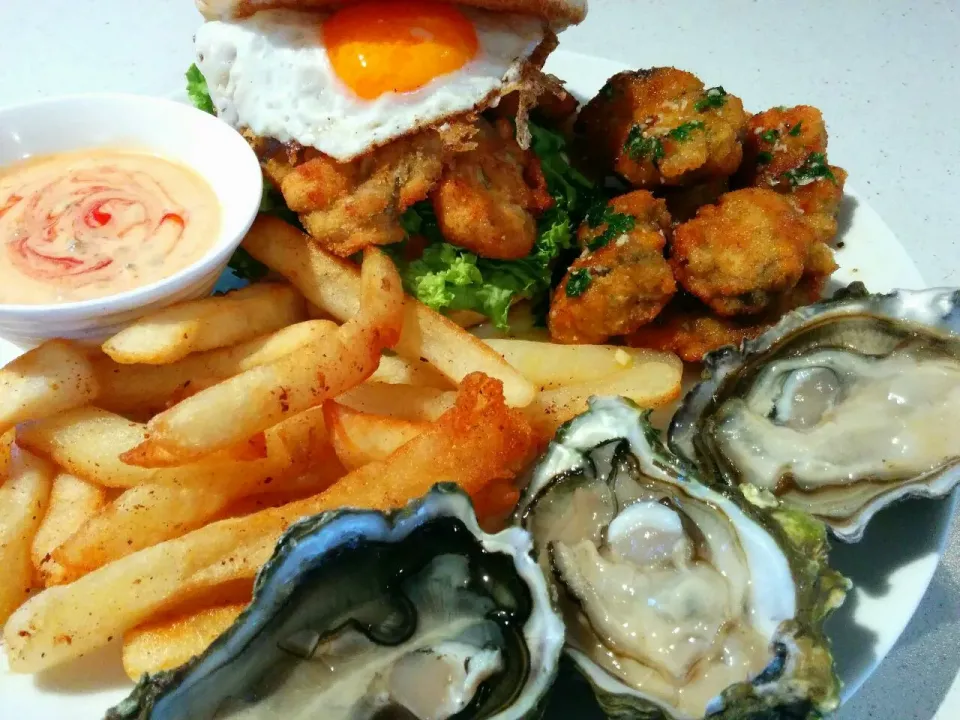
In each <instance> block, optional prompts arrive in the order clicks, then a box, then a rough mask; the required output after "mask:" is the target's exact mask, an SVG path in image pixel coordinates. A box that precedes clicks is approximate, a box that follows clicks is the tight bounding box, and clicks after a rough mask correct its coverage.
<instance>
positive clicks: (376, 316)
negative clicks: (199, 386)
mask: <svg viewBox="0 0 960 720" xmlns="http://www.w3.org/2000/svg"><path fill="white" fill-rule="evenodd" d="M364 258H365V259H364V263H363V304H362V306H361V308H360V312H359V313H358V314H357V316H356V317H355V318H353V319H351V320H348V321H347V322H346V323H344V324H343V325H342V326H341V327H340V328H339V329H338V330H337V333H336V334H334V335H332V336H330V337H326V338H323V339H321V340H318V341H317V342H315V343H311V344H309V345H306V346H303V347H301V348H300V350H299V351H298V352H297V353H296V354H295V355H288V356H286V357H282V358H280V359H279V360H277V361H275V362H273V363H270V364H269V365H261V366H259V367H255V368H253V369H251V370H248V371H246V372H244V373H241V374H240V375H236V376H234V377H232V378H229V379H227V380H224V381H223V382H221V383H218V384H216V385H213V386H211V387H209V388H207V389H206V390H203V391H201V392H199V393H197V394H196V395H194V396H192V397H190V398H187V399H186V400H184V401H183V402H181V403H178V404H177V405H175V406H173V407H172V408H170V409H169V410H167V411H165V412H162V413H160V414H159V415H157V416H155V417H154V418H153V419H151V420H150V422H149V423H148V424H147V439H146V440H145V441H144V442H143V443H141V444H140V445H139V446H138V447H137V448H135V449H134V450H133V451H131V452H130V453H126V454H124V456H123V460H124V462H129V463H137V464H144V465H149V464H150V459H151V457H152V456H153V455H154V454H160V455H165V454H166V453H170V454H172V455H174V456H176V457H178V458H180V459H181V461H188V460H191V459H194V458H198V457H202V456H203V455H207V454H209V453H211V452H214V451H216V450H220V449H223V448H227V447H230V446H232V445H234V444H236V443H238V442H240V441H242V439H243V438H245V437H250V436H252V435H254V434H255V433H257V432H259V431H261V430H264V429H265V428H267V427H270V426H271V425H275V424H276V423H279V422H281V421H282V420H284V419H285V418H288V417H290V416H291V415H296V414H297V413H299V412H302V411H303V410H306V409H308V408H311V407H315V406H317V405H320V404H321V403H322V402H323V401H324V400H327V399H330V398H332V397H336V396H337V395H339V394H340V393H342V392H345V391H346V390H349V389H350V388H352V387H355V386H356V385H359V384H360V383H362V382H363V381H364V380H366V379H367V378H368V377H370V375H372V374H373V372H374V371H375V370H376V369H377V365H378V364H379V362H380V355H381V353H382V352H383V350H384V349H386V348H389V347H392V346H393V345H394V344H396V342H397V339H398V338H399V336H400V328H401V323H402V322H403V321H402V316H403V289H402V287H401V285H400V276H399V275H398V274H397V270H396V268H395V267H394V266H393V263H392V262H391V261H390V260H389V259H388V258H387V257H386V256H385V255H384V254H383V253H381V252H380V251H379V250H376V249H374V248H369V249H367V250H366V252H365V255H364ZM226 418H229V422H224V419H226Z"/></svg>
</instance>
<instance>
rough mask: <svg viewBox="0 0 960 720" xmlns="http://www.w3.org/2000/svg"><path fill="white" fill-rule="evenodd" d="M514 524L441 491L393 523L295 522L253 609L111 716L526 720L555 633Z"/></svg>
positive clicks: (526, 540) (384, 517) (546, 681)
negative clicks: (491, 518)
mask: <svg viewBox="0 0 960 720" xmlns="http://www.w3.org/2000/svg"><path fill="white" fill-rule="evenodd" d="M530 546H531V545H530V537H529V535H528V534H527V533H526V532H525V531H523V530H522V529H520V528H516V527H514V528H509V529H507V530H505V531H503V532H501V533H498V534H496V535H487V534H485V533H484V532H482V531H481V530H480V528H479V527H478V526H477V522H476V518H475V515H474V513H473V508H472V506H471V504H470V500H469V498H468V497H467V496H466V495H464V494H463V493H462V492H460V491H459V490H457V489H456V486H453V485H446V486H444V485H438V486H436V487H435V488H434V489H433V490H432V491H431V492H430V493H428V494H427V495H425V496H424V497H423V498H422V499H420V500H418V501H416V502H413V503H411V504H410V505H408V506H407V508H406V509H404V510H402V511H398V512H395V513H390V514H382V513H377V512H369V511H353V510H342V511H335V512H329V513H323V514H321V515H318V516H316V517H313V518H307V519H305V520H303V521H301V522H299V523H297V524H296V525H294V526H292V527H291V528H290V529H289V531H288V532H287V533H286V534H285V535H284V536H283V538H282V539H281V540H280V542H279V544H278V545H277V549H276V551H275V553H274V555H273V557H272V558H271V559H270V561H269V562H268V563H267V564H266V565H264V567H263V569H262V570H261V572H260V574H259V575H258V577H257V582H256V585H255V588H254V597H253V601H252V603H251V605H250V607H249V608H248V609H247V610H246V611H245V612H244V613H243V614H242V615H241V616H240V617H239V619H238V620H237V622H236V623H235V624H234V625H233V627H232V628H230V629H229V630H228V631H227V632H226V633H225V634H224V635H222V636H221V637H220V638H219V639H217V640H216V641H215V642H214V643H213V644H212V645H211V646H210V648H209V649H208V650H207V651H206V652H205V653H204V654H202V655H200V656H198V657H197V658H194V659H193V660H192V661H190V662H189V663H187V664H186V665H184V666H182V667H181V668H178V669H176V670H173V671H170V672H162V673H158V674H156V675H153V676H145V677H144V678H143V679H142V680H141V681H140V683H139V684H138V685H137V687H136V688H135V689H134V691H133V693H132V694H131V695H130V696H129V697H128V698H127V699H126V700H125V701H124V702H122V703H121V704H119V705H117V706H116V707H115V708H114V709H113V710H111V711H110V712H109V713H108V714H107V717H108V718H114V719H119V718H158V719H159V718H164V719H165V720H166V719H168V718H169V719H171V720H173V719H175V718H189V719H190V720H203V719H204V718H214V717H216V718H261V717H262V718H277V717H282V718H285V719H290V720H292V719H294V718H301V717H303V718H306V717H323V718H324V719H325V720H337V719H338V718H343V719H344V720H347V719H349V720H361V719H362V718H388V717H389V718H398V719H402V718H422V719H423V720H439V719H441V718H448V717H456V718H458V720H468V719H471V718H502V719H506V718H522V717H527V716H529V715H535V714H536V713H537V712H538V711H539V709H540V703H541V700H542V699H543V697H544V696H545V694H546V693H547V691H548V690H549V688H550V685H551V684H552V682H553V678H554V676H555V674H556V670H557V663H558V660H559V655H560V650H561V648H562V645H563V637H564V631H563V624H562V621H561V620H560V618H559V616H558V615H557V614H556V613H555V611H554V610H553V609H552V606H551V603H550V597H549V594H548V587H547V584H546V582H545V580H544V577H543V575H542V573H541V572H540V569H539V568H538V567H537V565H536V563H534V562H533V560H532V559H531V558H530V556H529V550H530Z"/></svg>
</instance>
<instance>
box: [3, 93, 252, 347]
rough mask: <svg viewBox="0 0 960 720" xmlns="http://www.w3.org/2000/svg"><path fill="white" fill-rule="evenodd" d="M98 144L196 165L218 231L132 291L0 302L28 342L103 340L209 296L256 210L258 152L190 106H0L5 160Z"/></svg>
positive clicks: (88, 101)
mask: <svg viewBox="0 0 960 720" xmlns="http://www.w3.org/2000/svg"><path fill="white" fill-rule="evenodd" d="M96 147H110V148H120V149H126V148H130V149H136V150H144V151H148V152H154V153H156V154H158V155H161V156H163V157H166V158H169V159H171V160H175V161H177V162H180V163H182V164H184V165H186V166H188V167H190V168H192V169H193V170H194V171H195V172H197V173H198V174H199V175H200V176H201V177H202V178H203V179H204V180H206V181H207V183H208V184H209V185H210V187H211V188H212V189H213V191H214V193H215V194H216V196H217V198H218V199H219V200H220V207H221V213H222V214H221V221H220V234H219V237H218V238H217V239H216V241H215V242H214V244H213V246H212V247H211V248H210V250H209V251H208V252H207V253H206V255H204V256H203V257H202V258H200V260H198V261H197V262H195V263H194V264H192V265H190V266H188V267H186V268H184V269H183V270H180V271H179V272H177V273H175V274H173V275H171V276H170V277H167V278H165V279H163V280H160V281H158V282H155V283H151V284H150V285H145V286H143V287H140V288H136V289H135V290H129V291H127V292H122V293H118V294H116V295H110V296H108V297H105V298H96V299H93V300H83V301H80V302H73V303H58V304H46V305H10V304H0V336H2V337H4V338H6V339H7V340H9V341H11V342H13V343H15V344H17V345H20V346H22V347H27V346H31V345H35V344H37V343H39V342H42V341H43V340H46V339H48V338H54V337H63V338H75V339H80V340H90V341H97V340H101V339H103V338H105V337H106V336H108V335H110V334H112V333H113V332H115V331H116V330H117V329H119V328H120V327H122V326H123V325H125V324H126V323H129V322H131V321H132V320H134V319H136V318H137V317H140V316H142V315H143V314H145V313H147V312H150V311H153V310H157V309H159V308H162V307H165V306H167V305H170V304H171V303H174V302H177V301H180V300H190V299H194V298H197V297H201V296H203V295H207V294H209V293H210V292H211V290H212V289H213V286H214V284H215V283H216V282H217V278H218V277H219V276H220V274H221V273H222V272H223V269H224V268H225V267H226V264H227V261H228V260H229V259H230V256H231V255H232V254H233V252H234V250H236V249H237V246H238V245H239V244H240V241H241V240H243V236H244V235H245V234H246V232H247V230H249V229H250V225H251V223H252V222H253V219H254V218H255V217H256V214H257V208H258V207H259V205H260V195H261V193H262V190H263V178H262V175H261V173H260V166H259V164H258V162H257V158H256V156H255V155H254V153H253V150H251V149H250V146H249V145H247V143H246V141H244V139H243V138H242V137H241V136H240V135H239V134H238V133H237V132H236V131H235V130H233V128H231V127H229V126H228V125H226V124H225V123H223V122H221V121H220V120H217V118H215V117H213V116H212V115H208V114H207V113H204V112H201V111H200V110H197V109H196V108H193V107H191V106H189V105H185V104H182V103H178V102H174V101H172V100H163V99H159V98H152V97H146V96H142V95H117V94H92V95H76V96H69V97H60V98H51V99H47V100H41V101H39V102H34V103H30V104H27V105H17V106H12V107H7V108H2V109H0V167H2V166H4V165H8V164H10V163H13V162H16V161H18V160H23V159H26V158H29V157H31V156H35V155H44V154H48V153H55V152H64V151H70V150H82V149H85V148H96ZM0 241H2V238H0Z"/></svg>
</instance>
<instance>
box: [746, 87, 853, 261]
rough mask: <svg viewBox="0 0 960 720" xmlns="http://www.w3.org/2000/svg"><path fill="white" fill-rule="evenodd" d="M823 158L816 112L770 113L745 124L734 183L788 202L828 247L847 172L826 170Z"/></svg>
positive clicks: (822, 128) (804, 108)
mask: <svg viewBox="0 0 960 720" xmlns="http://www.w3.org/2000/svg"><path fill="white" fill-rule="evenodd" d="M826 153H827V127H826V125H825V124H824V121H823V115H822V114H821V113H820V111H819V110H818V109H817V108H815V107H811V106H810V105H798V106H797V107H792V108H773V109H771V110H767V111H765V112H762V113H758V114H756V115H754V116H753V117H752V118H750V121H749V123H748V124H747V135H746V138H745V139H744V158H743V165H742V167H741V170H740V173H739V175H738V181H739V182H740V183H741V184H743V185H748V186H754V187H763V188H770V189H772V190H776V191H777V192H780V193H783V194H784V195H786V196H788V197H790V198H791V199H792V200H793V201H794V203H795V205H796V206H797V208H798V209H800V210H801V211H802V213H803V215H804V218H805V220H806V221H807V223H808V224H809V225H810V227H811V228H812V229H813V231H814V232H815V233H816V235H817V239H818V240H820V241H821V242H830V241H831V240H832V239H833V238H834V236H836V234H837V212H838V210H839V208H840V201H841V200H842V199H843V186H844V183H845V182H846V179H847V173H846V171H845V170H843V169H842V168H839V167H836V166H834V165H829V164H828V162H827V155H826Z"/></svg>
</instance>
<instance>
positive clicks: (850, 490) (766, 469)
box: [670, 284, 960, 542]
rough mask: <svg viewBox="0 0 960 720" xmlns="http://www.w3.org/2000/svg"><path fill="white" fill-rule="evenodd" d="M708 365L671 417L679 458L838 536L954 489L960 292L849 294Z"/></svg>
mask: <svg viewBox="0 0 960 720" xmlns="http://www.w3.org/2000/svg"><path fill="white" fill-rule="evenodd" d="M704 362H705V367H706V373H705V374H706V375H707V376H708V379H706V380H705V381H703V382H702V383H700V384H699V385H698V386H697V387H696V388H695V389H694V390H693V391H692V392H691V393H690V394H688V395H687V397H686V398H685V399H684V402H683V405H682V407H681V408H680V410H679V411H678V412H677V414H676V415H675V416H674V420H673V424H672V426H671V428H670V444H671V447H672V448H673V449H674V451H675V452H677V453H678V454H681V455H683V456H685V457H686V458H688V459H689V460H691V461H693V462H696V463H697V464H698V465H700V466H701V467H703V468H704V469H705V470H706V472H707V473H708V474H709V475H710V476H712V477H713V478H714V479H715V480H719V481H722V482H726V483H729V484H733V485H737V484H743V483H747V484H751V485H754V486H756V487H757V488H759V489H760V490H761V491H766V492H769V493H773V494H774V495H776V496H777V497H778V498H780V500H781V501H782V502H783V503H785V504H787V505H788V506H789V507H792V508H795V509H798V510H803V511H805V512H808V513H810V514H812V515H814V516H816V517H817V518H819V519H820V520H822V521H823V522H825V523H826V524H827V525H828V526H829V527H830V529H831V530H832V532H833V533H834V534H835V535H836V536H837V537H838V538H839V539H841V540H844V541H848V542H855V541H857V540H859V539H860V538H861V537H862V535H863V531H864V529H865V527H866V525H867V523H868V521H869V520H870V518H871V517H873V515H874V514H875V513H876V512H877V511H878V510H880V509H881V508H883V507H886V506H887V505H889V504H890V503H892V502H894V501H896V500H898V499H900V498H903V497H907V496H912V495H919V496H925V497H939V496H943V495H945V494H947V493H948V492H950V490H952V489H953V488H954V487H955V486H956V485H957V483H958V482H960V291H958V290H946V289H937V290H924V291H915V292H910V291H903V290H901V291H897V292H894V293H890V294H887V295H870V294H867V293H866V291H865V290H864V289H863V286H862V285H860V284H855V285H853V286H851V287H850V288H848V289H846V290H845V291H841V292H840V293H838V295H837V296H836V297H835V298H834V299H833V300H827V301H824V302H821V303H818V304H815V305H811V306H809V307H805V308H801V309H799V310H797V311H794V312H792V313H790V314H788V315H786V316H785V317H784V318H783V320H781V322H780V323H778V324H777V325H776V326H774V327H773V328H772V329H770V330H769V331H767V332H766V333H764V334H763V335H761V336H759V337H758V338H757V339H756V340H753V341H748V342H746V343H744V344H743V345H742V347H741V348H733V347H727V348H723V349H721V350H718V351H717V352H715V353H711V354H710V355H708V356H707V358H706V359H705V361H704Z"/></svg>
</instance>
